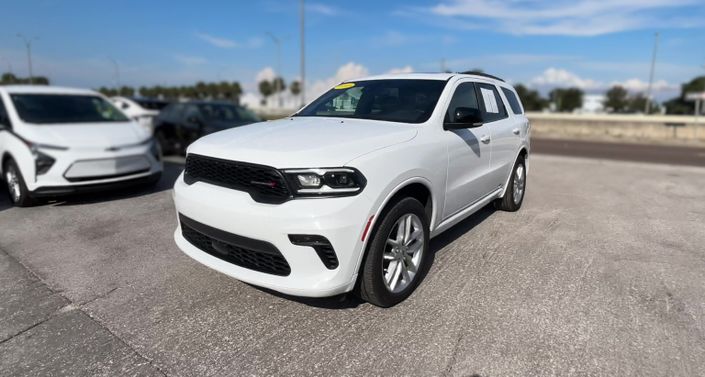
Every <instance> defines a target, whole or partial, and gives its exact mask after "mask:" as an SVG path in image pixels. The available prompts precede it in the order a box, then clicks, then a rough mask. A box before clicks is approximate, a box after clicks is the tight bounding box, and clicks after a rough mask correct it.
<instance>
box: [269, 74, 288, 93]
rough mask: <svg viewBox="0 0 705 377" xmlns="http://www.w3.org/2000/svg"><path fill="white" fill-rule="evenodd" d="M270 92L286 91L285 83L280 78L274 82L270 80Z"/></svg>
mask: <svg viewBox="0 0 705 377" xmlns="http://www.w3.org/2000/svg"><path fill="white" fill-rule="evenodd" d="M272 90H273V91H274V92H275V93H276V92H283V91H285V90H286V83H285V82H284V79H283V78H281V77H277V78H275V79H274V80H272Z"/></svg>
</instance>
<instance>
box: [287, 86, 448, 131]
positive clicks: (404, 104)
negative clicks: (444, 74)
mask: <svg viewBox="0 0 705 377" xmlns="http://www.w3.org/2000/svg"><path fill="white" fill-rule="evenodd" d="M445 85H446V82H445V81H440V80H373V81H357V82H351V83H345V84H342V85H338V86H337V87H335V88H333V89H331V90H330V91H328V92H327V93H325V94H324V95H322V96H321V97H319V98H318V99H317V100H315V101H313V103H311V104H310V105H309V106H307V107H305V108H304V109H302V110H301V111H300V112H299V113H298V114H297V116H328V117H343V118H358V119H376V120H384V121H390V122H403V123H423V122H425V121H426V120H428V118H429V117H430V116H431V113H433V109H434V108H435V107H436V103H437V102H438V98H439V97H440V95H441V92H442V91H443V88H444V87H445Z"/></svg>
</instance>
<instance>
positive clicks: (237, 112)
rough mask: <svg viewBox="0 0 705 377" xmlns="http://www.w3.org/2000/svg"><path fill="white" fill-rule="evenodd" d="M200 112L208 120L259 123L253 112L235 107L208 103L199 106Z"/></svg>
mask: <svg viewBox="0 0 705 377" xmlns="http://www.w3.org/2000/svg"><path fill="white" fill-rule="evenodd" d="M198 110H199V111H200V112H201V114H203V116H204V117H205V118H206V119H207V120H214V121H224V122H259V118H258V117H257V115H255V114H254V113H252V112H251V111H249V110H247V109H245V108H242V107H237V106H233V105H227V104H221V103H208V104H201V105H198Z"/></svg>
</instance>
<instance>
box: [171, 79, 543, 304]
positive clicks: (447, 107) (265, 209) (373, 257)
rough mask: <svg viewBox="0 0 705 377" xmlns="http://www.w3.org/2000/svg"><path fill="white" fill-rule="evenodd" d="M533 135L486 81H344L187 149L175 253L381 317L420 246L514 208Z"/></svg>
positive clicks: (403, 291)
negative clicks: (288, 111) (476, 216)
mask: <svg viewBox="0 0 705 377" xmlns="http://www.w3.org/2000/svg"><path fill="white" fill-rule="evenodd" d="M529 131H530V129H529V122H528V120H527V118H526V117H525V116H524V114H523V108H522V106H521V103H520V101H519V99H518V97H517V94H516V92H515V90H514V89H513V88H512V87H511V86H510V85H508V84H506V83H505V82H503V81H502V80H500V79H497V78H496V77H493V76H490V75H480V74H403V75H385V76H377V77H370V78H364V79H359V80H355V81H349V82H344V83H342V84H340V85H338V86H336V87H334V88H332V89H331V90H330V91H328V92H327V93H325V94H323V95H322V96H321V97H320V98H318V99H317V100H315V101H313V102H312V103H310V104H309V105H308V106H306V107H305V108H303V109H301V110H300V111H299V112H298V113H296V114H295V115H294V116H292V117H290V118H286V119H281V120H277V121H271V122H266V123H259V124H255V125H249V126H244V127H239V128H236V129H230V130H226V131H222V132H218V133H215V134H212V135H209V136H206V137H203V138H201V139H200V140H198V141H196V142H195V143H193V144H192V145H191V146H190V147H189V148H188V154H187V158H186V167H185V171H184V173H183V175H182V176H181V177H179V178H178V179H177V181H176V184H175V187H174V201H175V203H176V210H177V213H178V217H179V219H178V220H179V226H178V228H177V229H176V232H175V234H174V237H175V240H176V243H177V245H178V246H179V247H180V248H181V250H183V251H184V252H185V253H186V254H187V255H189V256H191V257H192V258H194V259H195V260H197V261H199V262H201V263H203V264H205V265H206V266H208V267H211V268H213V269H215V270H218V271H220V272H222V273H225V274H227V275H230V276H232V277H235V278H237V279H240V280H242V281H245V282H248V283H251V284H254V285H258V286H262V287H266V288H269V289H273V290H275V291H279V292H283V293H286V294H292V295H300V296H312V297H321V296H331V295H335V294H339V293H344V292H348V291H353V290H354V291H355V292H356V293H357V294H358V295H360V296H361V297H362V298H363V299H365V300H367V301H369V302H371V303H373V304H375V305H378V306H383V307H388V306H391V305H394V304H396V303H398V302H400V301H402V300H403V299H405V298H406V297H407V296H409V295H410V294H411V292H412V291H413V290H414V288H415V287H416V286H417V285H418V283H419V281H420V280H421V279H422V277H423V276H424V273H425V272H426V270H427V269H428V268H429V264H430V260H431V259H430V258H429V257H430V255H429V254H430V252H431V251H430V250H429V240H430V238H431V237H434V236H436V235H438V234H440V233H441V232H443V231H445V230H446V229H448V228H450V227H451V226H453V225H454V224H456V223H458V222H459V221H461V220H462V219H464V218H465V217H467V216H469V215H470V214H472V213H473V212H475V211H477V210H478V209H480V208H482V207H484V206H485V205H487V204H488V203H491V202H494V203H495V205H496V206H497V207H498V208H500V209H503V210H507V211H516V210H518V209H519V207H520V206H521V204H522V201H523V198H524V191H525V187H526V186H525V185H526V174H527V171H528V156H529Z"/></svg>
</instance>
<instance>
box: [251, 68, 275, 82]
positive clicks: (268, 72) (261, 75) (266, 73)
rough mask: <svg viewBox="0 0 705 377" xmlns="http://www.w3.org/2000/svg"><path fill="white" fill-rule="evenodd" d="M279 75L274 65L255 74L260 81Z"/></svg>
mask: <svg viewBox="0 0 705 377" xmlns="http://www.w3.org/2000/svg"><path fill="white" fill-rule="evenodd" d="M276 77H277V73H276V72H274V69H272V67H265V68H263V69H262V70H261V71H259V72H257V75H256V76H255V82H256V83H258V84H259V83H260V82H262V81H265V80H266V81H272V80H274V78H276Z"/></svg>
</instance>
